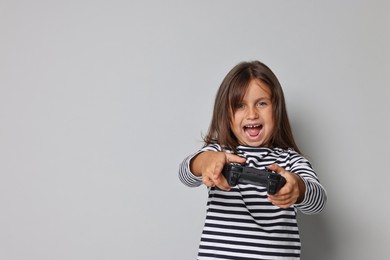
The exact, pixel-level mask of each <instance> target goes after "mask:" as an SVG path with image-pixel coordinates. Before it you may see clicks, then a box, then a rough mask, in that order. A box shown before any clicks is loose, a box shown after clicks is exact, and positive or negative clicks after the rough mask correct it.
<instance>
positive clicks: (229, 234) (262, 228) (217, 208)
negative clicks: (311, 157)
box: [179, 145, 326, 260]
mask: <svg viewBox="0 0 390 260" xmlns="http://www.w3.org/2000/svg"><path fill="white" fill-rule="evenodd" d="M202 151H222V148H221V147H220V146H219V145H209V146H206V147H204V148H203V149H201V150H200V151H199V152H202ZM199 152H198V153H199ZM237 154H238V155H240V156H243V157H245V158H246V159H247V161H246V164H247V166H251V167H255V168H258V169H265V167H266V166H269V165H271V164H274V163H277V164H278V165H279V166H281V167H283V168H284V169H286V170H287V171H290V172H294V173H296V174H299V176H300V177H301V178H302V179H303V181H304V182H305V184H306V193H305V199H304V201H303V202H302V203H300V204H297V205H293V206H291V207H290V208H288V209H281V208H279V207H276V206H274V205H272V204H271V203H270V202H269V201H268V200H267V192H266V189H265V188H263V187H257V186H253V185H238V186H236V187H233V188H232V189H231V190H230V191H222V190H219V189H217V188H214V187H213V188H209V198H208V203H207V214H206V221H205V225H204V228H203V233H202V237H201V241H200V246H199V253H198V259H237V260H239V259H242V260H244V259H299V257H300V252H301V249H300V248H301V242H300V238H299V230H298V225H297V220H296V213H297V209H299V210H300V211H302V212H303V213H305V214H315V213H318V212H320V211H321V210H322V209H323V208H324V206H325V202H326V191H325V189H324V187H323V186H322V185H321V184H320V183H319V180H318V178H317V176H316V174H315V172H314V171H313V169H312V167H311V165H310V163H309V161H308V160H306V159H305V158H304V157H302V156H301V155H300V154H298V153H297V152H295V151H294V150H292V149H288V150H284V149H279V148H265V147H247V146H239V147H237ZM195 155H196V154H194V155H191V156H189V157H187V158H186V159H184V161H183V162H182V163H181V165H180V168H179V178H180V180H181V181H182V182H183V183H184V184H185V185H187V186H189V187H197V186H200V185H201V184H202V178H201V177H197V176H195V175H193V174H192V173H191V171H190V168H189V163H190V160H191V159H192V158H193V157H194V156H195Z"/></svg>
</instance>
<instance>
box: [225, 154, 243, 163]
mask: <svg viewBox="0 0 390 260" xmlns="http://www.w3.org/2000/svg"><path fill="white" fill-rule="evenodd" d="M225 160H226V163H239V164H243V163H245V162H246V159H245V158H244V157H241V156H238V155H235V154H232V153H225Z"/></svg>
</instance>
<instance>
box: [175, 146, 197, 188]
mask: <svg viewBox="0 0 390 260" xmlns="http://www.w3.org/2000/svg"><path fill="white" fill-rule="evenodd" d="M197 154H198V153H195V154H192V155H190V156H188V157H186V158H185V159H184V160H183V161H182V162H181V163H180V166H179V179H180V181H181V182H182V183H183V184H184V185H186V186H188V187H198V186H200V185H202V176H199V177H198V176H195V175H194V174H193V173H192V172H191V170H190V161H191V160H192V158H194V157H195V156H196V155H197Z"/></svg>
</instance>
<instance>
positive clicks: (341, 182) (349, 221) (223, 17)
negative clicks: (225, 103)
mask: <svg viewBox="0 0 390 260" xmlns="http://www.w3.org/2000/svg"><path fill="white" fill-rule="evenodd" d="M389 11H390V7H389V1H385V0H384V1H380V0H376V1H372V0H367V1H361V0H354V1H228V0H212V1H203V0H202V1H183V0H181V1H171V0H166V1H157V0H154V1H144V0H142V1H125V0H111V1H88V0H77V1H76V0H67V1H43V0H37V1H19V0H13V1H11V0H2V1H0V37H1V40H0V259H4V260H19V259H20V260H21V259H23V260H25V259H33V260H44V259H50V260H51V259H57V260H65V259H66V260H68V259H72V260H90V259H91V260H92V259H93V260H96V259H195V256H196V252H197V247H198V243H199V237H200V233H201V229H202V225H203V221H204V216H205V207H206V205H205V203H206V197H207V194H206V189H205V188H204V187H200V188H197V189H190V188H187V187H185V186H184V185H182V184H181V183H180V182H179V180H178V178H177V169H178V165H179V163H180V162H181V160H182V159H183V158H184V157H185V156H186V155H188V154H190V153H192V152H194V151H196V150H197V149H198V148H200V147H201V145H202V142H201V134H202V133H205V132H206V130H207V128H208V124H209V121H210V116H211V110H212V105H213V104H212V103H213V99H214V95H215V92H216V90H217V88H218V86H219V84H220V82H221V81H222V79H223V77H224V76H225V74H226V73H227V72H228V70H230V69H231V68H232V67H233V66H234V65H235V64H237V63H238V62H240V61H243V60H253V59H259V60H261V61H263V62H265V63H266V64H268V65H269V66H270V67H271V68H272V69H273V70H274V72H275V73H276V74H277V76H278V77H279V79H280V81H281V83H282V85H283V88H284V91H285V95H286V99H287V106H288V111H289V115H290V119H291V121H292V125H293V130H294V133H295V136H296V139H297V141H298V143H299V145H300V147H301V148H302V150H303V151H304V153H305V155H306V156H307V157H308V158H309V159H310V160H311V161H312V163H313V165H314V167H315V169H316V170H317V172H318V175H319V177H320V179H321V181H322V183H323V184H324V185H325V186H326V188H327V190H328V195H329V200H328V204H327V207H326V209H325V211H324V212H323V213H322V214H320V215H316V216H300V227H301V234H302V241H303V253H302V259H320V260H321V259H327V260H329V259H388V258H389V257H390V255H389V251H388V246H389V241H390V236H389V231H390V224H389V222H388V216H387V215H388V213H389V209H388V200H389V192H388V182H389V169H388V168H389V166H388V155H389V146H390V143H389V136H388V133H389V130H390V129H389V115H388V113H389V112H388V111H390V105H389V102H388V100H389V98H390V95H389V83H390V77H389V72H390V54H389V47H388V46H390V37H389V32H390V30H389V29H390V26H389V25H390V24H389V22H390V21H389V17H390V16H389Z"/></svg>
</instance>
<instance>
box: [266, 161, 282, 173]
mask: <svg viewBox="0 0 390 260" xmlns="http://www.w3.org/2000/svg"><path fill="white" fill-rule="evenodd" d="M267 168H268V170H270V171H273V172H276V173H278V174H282V173H283V171H284V169H283V168H282V167H280V166H279V165H277V164H275V163H274V164H272V165H270V166H267Z"/></svg>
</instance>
